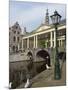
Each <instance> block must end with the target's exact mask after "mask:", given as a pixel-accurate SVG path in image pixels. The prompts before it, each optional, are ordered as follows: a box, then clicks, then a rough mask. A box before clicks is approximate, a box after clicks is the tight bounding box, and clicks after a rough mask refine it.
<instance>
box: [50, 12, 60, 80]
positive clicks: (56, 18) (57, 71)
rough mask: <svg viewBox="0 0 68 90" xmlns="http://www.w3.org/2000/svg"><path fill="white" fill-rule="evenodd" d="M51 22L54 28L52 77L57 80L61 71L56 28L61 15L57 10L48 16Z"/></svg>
mask: <svg viewBox="0 0 68 90" xmlns="http://www.w3.org/2000/svg"><path fill="white" fill-rule="evenodd" d="M50 17H51V20H52V23H53V25H54V28H55V35H56V37H55V43H56V44H55V68H54V78H55V79H56V80H59V79H60V78H61V72H60V64H59V59H58V45H57V34H58V33H57V28H58V25H59V22H60V19H61V15H59V14H58V12H57V11H55V12H54V14H53V15H51V16H50Z"/></svg>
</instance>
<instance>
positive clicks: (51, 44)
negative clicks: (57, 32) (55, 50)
mask: <svg viewBox="0 0 68 90" xmlns="http://www.w3.org/2000/svg"><path fill="white" fill-rule="evenodd" d="M52 33H53V32H50V38H51V40H50V42H51V43H50V47H53V42H52Z"/></svg>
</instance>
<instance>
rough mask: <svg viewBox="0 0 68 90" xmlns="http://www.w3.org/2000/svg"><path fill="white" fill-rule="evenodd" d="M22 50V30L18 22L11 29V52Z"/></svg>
mask: <svg viewBox="0 0 68 90" xmlns="http://www.w3.org/2000/svg"><path fill="white" fill-rule="evenodd" d="M20 48H21V28H20V26H19V24H18V22H16V23H15V24H14V25H13V26H12V27H10V28H9V52H10V53H11V52H18V51H19V50H20Z"/></svg>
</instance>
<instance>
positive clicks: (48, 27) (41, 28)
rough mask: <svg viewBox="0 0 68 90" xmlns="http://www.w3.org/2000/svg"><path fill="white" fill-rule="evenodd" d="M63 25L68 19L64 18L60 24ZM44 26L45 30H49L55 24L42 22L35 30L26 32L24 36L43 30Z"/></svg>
mask: <svg viewBox="0 0 68 90" xmlns="http://www.w3.org/2000/svg"><path fill="white" fill-rule="evenodd" d="M62 25H66V19H63V20H62V21H61V22H60V24H59V26H62ZM43 27H44V28H45V30H47V29H50V28H53V24H49V25H45V24H41V25H39V26H38V27H37V28H36V29H35V30H33V31H32V32H30V33H26V35H24V36H29V35H31V34H34V33H36V32H38V31H41V30H43Z"/></svg>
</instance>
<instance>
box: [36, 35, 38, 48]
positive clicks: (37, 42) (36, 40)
mask: <svg viewBox="0 0 68 90" xmlns="http://www.w3.org/2000/svg"><path fill="white" fill-rule="evenodd" d="M37 44H38V39H37V35H36V48H37Z"/></svg>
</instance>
